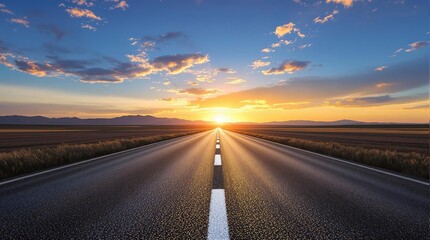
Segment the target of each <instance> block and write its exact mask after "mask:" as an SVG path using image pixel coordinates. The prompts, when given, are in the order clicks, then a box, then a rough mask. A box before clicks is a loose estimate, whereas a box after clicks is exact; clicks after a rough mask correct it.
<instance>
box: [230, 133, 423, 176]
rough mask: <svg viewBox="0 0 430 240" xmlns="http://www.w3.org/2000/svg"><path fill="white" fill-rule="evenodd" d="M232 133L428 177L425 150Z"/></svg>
mask: <svg viewBox="0 0 430 240" xmlns="http://www.w3.org/2000/svg"><path fill="white" fill-rule="evenodd" d="M233 131H235V130H233ZM235 132H237V133H242V134H246V135H249V136H253V137H258V138H262V139H265V140H269V141H273V142H277V143H281V144H285V145H288V146H292V147H296V148H301V149H305V150H309V151H312V152H316V153H320V154H324V155H328V156H332V157H337V158H341V159H345V160H350V161H355V162H359V163H364V164H367V165H372V166H375V167H379V168H384V169H388V170H392V171H396V172H400V173H405V174H409V175H412V176H416V177H419V178H427V179H428V178H429V167H430V156H429V154H428V153H422V152H399V151H395V150H387V149H378V148H366V147H361V146H351V145H343V144H340V143H334V142H318V141H311V140H304V139H299V138H289V137H279V136H273V135H268V134H260V133H252V132H248V131H235Z"/></svg>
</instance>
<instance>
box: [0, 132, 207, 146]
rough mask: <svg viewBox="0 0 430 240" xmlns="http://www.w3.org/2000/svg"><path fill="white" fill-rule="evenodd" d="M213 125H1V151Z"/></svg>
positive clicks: (156, 133)
mask: <svg viewBox="0 0 430 240" xmlns="http://www.w3.org/2000/svg"><path fill="white" fill-rule="evenodd" d="M211 128H213V126H43V125H0V152H5V151H11V150H13V149H17V148H22V147H39V146H56V145H59V144H72V143H95V142H98V141H105V140H115V139H125V138H137V137H147V136H156V135H162V134H176V133H187V132H195V131H201V130H208V129H211Z"/></svg>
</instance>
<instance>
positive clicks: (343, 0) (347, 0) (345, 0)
mask: <svg viewBox="0 0 430 240" xmlns="http://www.w3.org/2000/svg"><path fill="white" fill-rule="evenodd" d="M331 2H333V3H338V4H342V5H343V6H345V7H351V6H352V4H353V3H354V1H353V0H326V3H331Z"/></svg>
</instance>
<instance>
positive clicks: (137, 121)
mask: <svg viewBox="0 0 430 240" xmlns="http://www.w3.org/2000/svg"><path fill="white" fill-rule="evenodd" d="M0 124H27V125H204V124H212V122H208V121H190V120H185V119H179V118H158V117H154V116H150V115H146V116H141V115H133V116H122V117H116V118H87V119H82V118H77V117H63V118H48V117H42V116H31V117H29V116H17V115H14V116H0ZM237 124H244V125H256V124H258V125H290V126H339V125H370V124H372V125H376V124H392V123H378V122H359V121H353V120H346V119H344V120H338V121H331V122H323V121H309V120H291V121H279V122H266V123H252V122H246V123H245V122H242V123H237Z"/></svg>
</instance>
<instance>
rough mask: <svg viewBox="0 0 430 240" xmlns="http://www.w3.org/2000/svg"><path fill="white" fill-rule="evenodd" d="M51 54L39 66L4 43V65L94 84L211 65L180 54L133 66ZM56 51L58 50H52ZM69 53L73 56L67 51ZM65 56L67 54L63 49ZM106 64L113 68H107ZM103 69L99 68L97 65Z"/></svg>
mask: <svg viewBox="0 0 430 240" xmlns="http://www.w3.org/2000/svg"><path fill="white" fill-rule="evenodd" d="M46 47H47V50H46V51H47V52H51V53H52V54H54V56H49V55H48V56H47V59H48V61H46V62H38V61H34V60H31V59H28V58H27V57H25V56H20V55H14V54H13V52H10V51H9V50H8V48H7V47H6V46H5V44H4V42H2V41H0V64H2V65H5V66H7V67H9V68H12V69H15V70H19V71H22V72H25V73H28V74H31V75H34V76H38V77H45V76H46V77H52V76H68V77H70V76H74V77H79V79H80V80H81V81H82V82H91V83H97V82H100V83H108V82H109V83H118V82H123V81H124V80H127V79H136V78H143V77H146V76H148V75H151V74H155V73H158V72H161V71H166V72H167V73H168V74H179V73H182V72H184V71H186V70H189V71H191V70H190V69H189V68H191V67H193V66H194V65H198V64H203V63H206V62H208V61H209V58H208V56H207V55H202V54H197V53H196V54H177V55H167V56H161V57H157V58H155V59H154V60H152V61H150V60H149V59H148V58H147V56H146V54H145V53H141V54H138V55H128V56H127V57H128V58H129V61H130V62H123V61H119V60H117V59H113V58H107V57H104V56H102V57H98V58H97V59H91V60H88V61H85V60H74V59H62V58H60V57H57V56H58V55H55V54H56V53H58V51H57V49H56V48H57V47H55V46H50V45H48V46H46ZM52 47H54V50H53V51H51V50H50V49H51V48H52ZM64 51H66V52H65V53H69V52H70V51H68V50H67V49H66V50H64ZM60 52H61V53H64V52H63V50H62V49H60ZM106 63H107V64H109V65H107V66H106ZM101 64H102V65H103V67H98V66H97V65H101Z"/></svg>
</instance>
